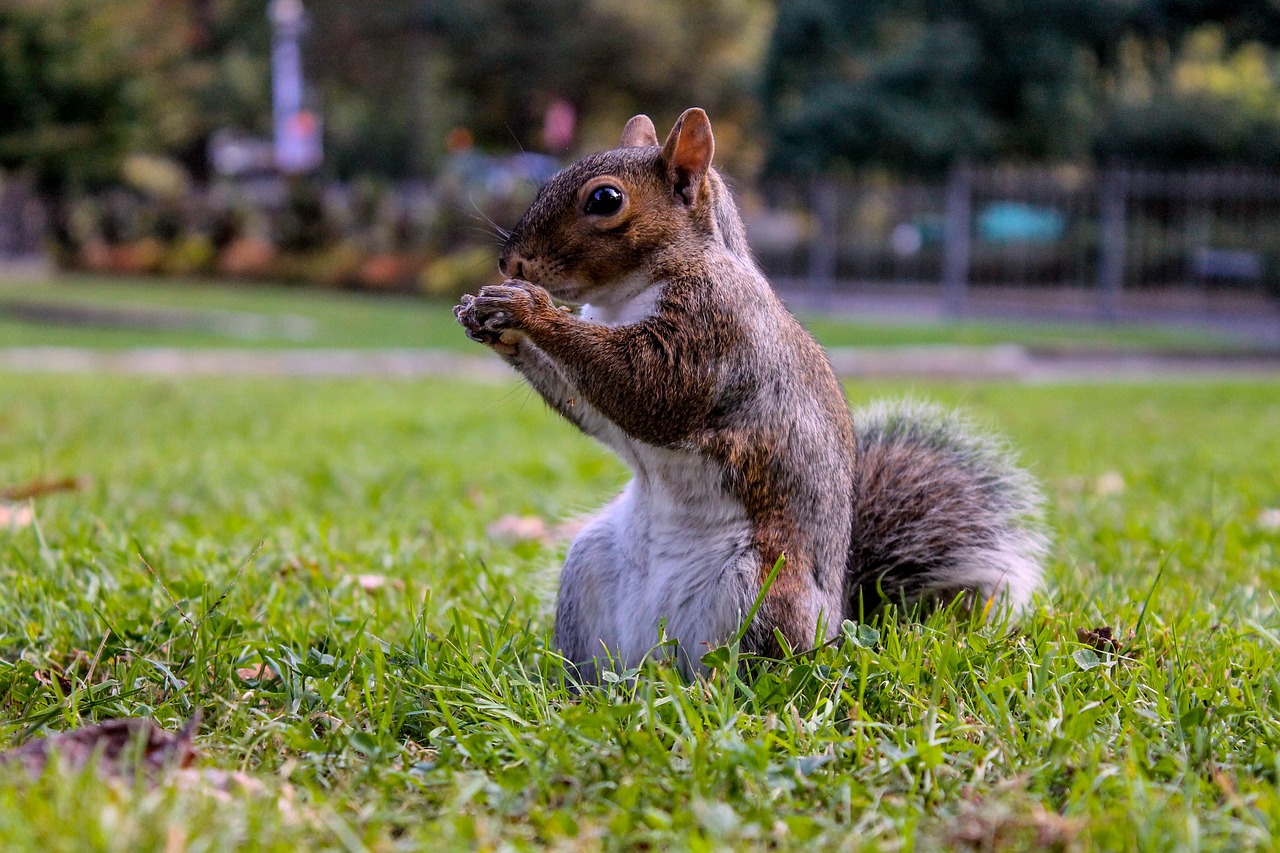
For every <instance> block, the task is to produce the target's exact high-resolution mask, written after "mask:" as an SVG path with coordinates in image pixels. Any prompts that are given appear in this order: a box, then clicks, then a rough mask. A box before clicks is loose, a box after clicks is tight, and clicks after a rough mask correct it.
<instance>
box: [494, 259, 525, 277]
mask: <svg viewBox="0 0 1280 853" xmlns="http://www.w3.org/2000/svg"><path fill="white" fill-rule="evenodd" d="M513 261H514V263H513ZM498 270H499V272H501V273H502V274H503V275H505V276H508V277H510V278H523V277H524V262H523V261H521V260H520V259H519V258H511V257H510V256H508V255H503V256H502V257H500V258H498Z"/></svg>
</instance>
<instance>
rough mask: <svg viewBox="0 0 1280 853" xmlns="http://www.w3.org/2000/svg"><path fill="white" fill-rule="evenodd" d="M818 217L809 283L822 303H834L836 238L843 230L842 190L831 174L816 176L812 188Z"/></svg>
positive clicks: (810, 262)
mask: <svg viewBox="0 0 1280 853" xmlns="http://www.w3.org/2000/svg"><path fill="white" fill-rule="evenodd" d="M810 203H811V204H812V205H813V216H814V218H815V219H816V220H817V221H816V223H815V225H816V227H815V228H814V233H813V237H812V239H811V241H810V243H809V286H810V287H811V288H812V289H813V291H814V293H815V295H817V296H818V297H819V302H820V304H821V305H822V306H823V307H824V308H825V307H830V305H831V295H832V293H833V292H834V291H835V284H836V241H837V240H838V239H839V232H840V221H839V220H840V193H839V191H838V190H837V188H836V185H835V183H834V182H833V181H832V178H831V176H830V175H815V176H814V177H813V183H812V187H811V190H810Z"/></svg>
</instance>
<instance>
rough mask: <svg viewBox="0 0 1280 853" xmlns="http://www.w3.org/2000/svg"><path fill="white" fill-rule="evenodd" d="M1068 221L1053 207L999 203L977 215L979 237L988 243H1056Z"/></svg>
mask: <svg viewBox="0 0 1280 853" xmlns="http://www.w3.org/2000/svg"><path fill="white" fill-rule="evenodd" d="M1066 230H1067V219H1066V217H1065V216H1063V215H1062V213H1061V211H1057V210H1054V209H1053V208H1051V207H1037V206H1036V205H1033V204H1024V203H1023V202H1018V201H998V202H994V203H993V204H989V205H987V206H986V207H985V208H983V210H982V212H981V213H980V214H978V236H979V238H981V239H982V240H984V241H986V242H988V243H1006V244H1007V243H1056V242H1057V241H1059V240H1061V239H1062V235H1063V234H1064V233H1065V232H1066Z"/></svg>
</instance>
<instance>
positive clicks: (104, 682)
mask: <svg viewBox="0 0 1280 853" xmlns="http://www.w3.org/2000/svg"><path fill="white" fill-rule="evenodd" d="M910 390H912V389H906V388H903V387H901V386H897V385H894V386H889V385H883V386H882V385H877V386H865V385H859V386H855V387H853V388H852V389H851V396H852V397H853V398H854V399H855V401H862V400H866V399H868V398H870V397H873V396H879V395H882V394H894V395H897V394H901V393H904V392H906V391H910ZM915 390H916V391H917V392H918V393H920V394H923V395H927V396H930V397H934V398H938V399H941V400H943V401H945V402H948V403H961V404H964V405H966V406H968V407H969V408H970V409H971V411H973V412H975V413H976V414H977V415H978V416H979V417H980V418H983V419H986V420H989V421H990V422H992V423H995V424H998V425H999V427H1000V429H1002V430H1003V431H1005V432H1007V433H1008V434H1009V435H1010V436H1011V437H1012V439H1013V441H1014V443H1015V444H1016V445H1017V446H1019V447H1020V448H1021V449H1022V452H1023V458H1024V460H1025V461H1026V462H1027V463H1028V464H1029V465H1030V466H1031V467H1032V468H1033V469H1034V470H1036V472H1037V473H1038V474H1040V475H1041V476H1042V478H1043V479H1044V481H1045V483H1046V487H1047V493H1048V496H1049V505H1050V516H1051V524H1052V526H1053V528H1054V530H1055V532H1056V538H1057V544H1056V547H1055V550H1054V557H1053V560H1052V564H1051V566H1050V571H1049V591H1048V592H1047V593H1046V594H1045V595H1044V596H1043V597H1042V598H1041V599H1040V600H1039V602H1038V606H1037V609H1036V610H1035V612H1034V613H1033V614H1032V615H1031V616H1030V617H1029V618H1028V619H1027V620H1026V622H1025V623H1024V624H1022V625H1020V626H1019V627H1018V628H1017V629H1015V630H1010V629H1007V628H1003V627H999V626H985V625H976V624H972V623H971V622H970V621H969V620H968V619H967V618H964V617H961V616H958V615H956V614H954V613H952V614H948V613H943V614H938V615H935V616H932V617H930V618H928V619H927V620H926V621H925V622H923V623H915V622H911V621H908V620H898V619H890V620H888V621H887V622H886V623H884V624H880V625H878V626H876V628H875V630H868V629H867V628H865V627H864V628H862V629H861V630H853V631H851V632H850V634H849V635H848V636H847V637H846V638H845V640H844V642H843V643H842V644H840V645H839V647H837V648H832V649H828V650H826V651H824V652H822V653H820V654H819V655H817V656H816V657H815V658H803V659H798V660H794V661H789V662H779V663H773V664H768V665H765V666H763V667H762V669H761V671H760V672H759V673H758V674H757V675H756V677H755V678H754V679H753V680H750V681H748V682H745V683H744V682H743V681H741V680H739V679H738V678H737V677H736V674H735V673H736V670H735V669H734V668H733V667H732V666H731V665H725V666H723V667H721V668H720V669H719V670H717V671H716V672H715V673H714V675H713V676H712V677H711V678H709V679H708V680H706V681H701V682H698V683H692V684H687V683H684V682H682V681H681V680H680V678H679V677H678V676H677V675H676V674H675V673H674V672H673V671H672V670H671V669H669V668H666V667H664V666H658V665H651V666H648V667H646V668H644V669H643V670H642V671H640V672H638V673H636V674H635V677H634V678H632V679H628V680H623V681H620V682H618V683H610V684H606V685H604V686H603V687H602V688H601V689H598V690H589V691H586V692H585V693H583V694H582V695H575V694H574V693H572V692H571V691H570V690H568V689H567V688H566V686H565V684H564V682H563V678H562V674H561V669H560V666H559V664H558V661H557V659H556V657H555V656H554V654H553V653H552V651H551V649H550V647H549V633H550V630H551V627H552V617H553V602H554V594H555V578H556V567H557V565H558V562H559V560H560V559H561V557H562V552H563V545H547V544H542V543H538V542H526V543H520V544H514V545H512V544H503V543H500V542H495V541H491V540H490V538H489V537H488V536H486V534H485V528H486V526H487V525H488V524H489V523H490V522H492V521H493V520H494V519H497V518H499V517H501V516H503V515H505V514H508V513H520V514H536V515H540V516H543V517H546V518H549V519H555V518H560V517H563V516H567V515H572V514H574V513H577V512H580V511H583V510H586V509H590V508H594V507H596V506H598V505H599V504H601V503H602V502H603V501H604V500H605V499H607V497H608V496H609V495H610V494H611V493H612V492H613V491H614V490H616V489H617V488H618V487H619V485H620V484H621V483H622V482H623V480H624V478H625V472H624V471H623V470H622V468H621V467H620V465H619V464H618V463H617V462H616V461H614V460H613V459H612V458H611V457H609V456H608V455H606V454H605V453H604V452H603V451H602V450H600V449H598V448H596V447H595V446H594V445H593V444H592V443H591V442H589V441H588V440H586V439H585V438H582V437H580V436H579V435H577V434H576V433H575V432H574V431H573V430H572V429H571V428H570V427H568V426H567V425H565V424H562V423H559V422H557V421H556V420H555V419H554V418H552V417H551V416H550V415H549V414H548V413H546V412H545V411H544V409H543V407H542V405H541V404H540V403H539V402H537V401H536V400H534V399H530V398H529V395H528V392H527V391H525V390H523V389H518V388H516V386H514V385H506V384H503V385H479V386H472V385H462V384H456V383H450V382H447V381H443V380H442V381H428V382H399V381H383V382H375V381H269V380H247V379H194V378H184V379H181V380H173V381H169V380H142V379H125V378H104V377H12V376H10V377H3V376H0V486H3V485H6V484H7V485H14V484H20V483H24V482H28V481H31V480H33V479H36V478H40V477H61V476H71V475H74V476H81V477H85V478H87V481H88V485H87V487H86V488H85V489H83V490H81V491H76V492H69V493H62V494H56V495H49V496H46V497H43V498H39V499H36V500H35V502H34V507H35V510H36V517H37V524H36V525H35V526H31V527H25V528H19V529H15V530H12V531H4V530H2V529H0V589H2V590H3V591H4V592H3V594H0V720H3V722H2V723H0V746H9V745H12V744H14V743H16V742H18V741H20V740H22V739H23V738H26V737H28V736H31V735H33V734H37V733H39V732H41V731H46V730H63V729H68V728H72V727H75V726H78V725H82V724H85V723H89V722H92V721H94V720H97V719H102V718H107V717H113V716H120V715H133V714H141V715H154V716H155V717H156V719H158V720H159V721H160V722H162V723H163V724H165V725H167V726H169V727H173V728H176V727H177V726H178V725H180V724H181V722H182V721H184V720H185V719H187V718H188V717H189V716H190V715H191V714H192V713H193V712H195V711H196V710H197V709H199V710H202V711H203V712H204V714H205V723H204V726H203V728H202V730H201V733H200V736H199V738H198V747H199V751H200V754H201V758H200V761H199V763H198V766H201V767H213V768H223V769H229V770H241V771H243V772H244V773H245V774H246V777H245V779H246V780H247V781H246V782H245V783H244V784H241V785H233V786H232V787H231V790H230V792H229V793H225V792H221V791H211V790H210V786H209V785H208V784H207V783H202V782H201V781H200V780H199V778H196V779H194V780H193V779H191V778H186V779H185V780H183V781H177V780H175V781H171V782H167V783H165V784H162V785H160V786H159V787H157V788H148V787H147V786H146V785H144V784H142V783H138V784H133V783H113V784H105V785H104V784H101V783H99V782H97V781H96V780H95V779H94V778H93V777H92V775H90V774H85V773H81V774H74V773H59V772H57V771H56V770H51V771H49V772H47V773H46V775H45V776H44V777H42V778H41V779H39V780H37V781H36V782H34V783H28V782H25V781H23V780H21V779H19V778H15V777H14V776H13V775H12V774H10V775H9V776H8V777H6V778H0V838H3V839H4V840H5V848H6V849H7V850H8V849H15V850H22V849H31V850H42V851H44V850H55V851H57V850H68V851H70V850H86V849H96V850H112V851H116V850H118V851H125V850H175V849H193V850H195V849H199V850H208V849H213V850H219V849H231V848H234V847H237V846H241V845H248V846H251V847H252V848H254V849H266V850H282V851H283V850H290V851H292V850H298V849H333V850H360V849H370V850H417V849H471V848H473V847H481V848H485V849H498V848H503V849H525V848H534V847H540V846H544V845H546V846H552V847H556V848H573V849H580V848H581V849H593V848H597V847H604V848H634V847H645V848H648V849H660V850H665V849H695V850H710V849H716V848H733V847H738V848H777V849H824V848H840V849H902V848H903V847H906V848H908V849H916V850H933V849H940V848H944V847H947V846H951V847H956V848H957V849H968V848H966V847H965V846H964V840H965V839H974V840H975V842H976V846H977V848H978V849H997V850H1013V849H1045V848H1046V847H1049V846H1051V845H1052V843H1054V842H1061V844H1062V849H1072V850H1075V849H1079V850H1241V849H1274V848H1275V847H1276V846H1277V833H1278V832H1280V829H1278V827H1280V795H1278V792H1277V779H1278V777H1280V757H1278V756H1280V673H1278V669H1277V666H1276V663H1275V662H1276V660H1277V655H1280V609H1278V607H1277V600H1276V594H1275V590H1276V589H1277V588H1280V565H1278V563H1280V559H1278V554H1280V531H1277V530H1276V529H1274V528H1273V527H1271V526H1269V525H1268V523H1267V521H1268V519H1269V518H1270V516H1269V515H1267V514H1266V511H1267V510H1269V509H1274V508H1278V507H1280V384H1275V383H1271V384H1160V385H1135V386H1110V385H1108V386H1079V387H1077V386H1062V387H1036V388H1012V387H1001V386H994V385H965V386H952V387H940V388H923V389H915ZM259 543H262V544H261V547H260V548H259ZM140 555H141V556H140ZM143 557H145V559H146V562H147V563H148V564H149V565H150V566H151V567H152V568H153V569H154V571H155V574H156V576H157V577H158V578H159V580H157V579H156V578H153V577H152V575H151V574H150V573H149V572H148V571H147V569H146V568H145V567H144V566H143V562H142V559H143ZM242 568H243V571H242V573H241V570H242ZM360 575H376V576H379V577H381V578H385V579H386V583H385V585H383V586H381V587H380V588H377V589H372V590H369V589H365V588H364V586H362V585H361V583H360V582H359V580H358V576H360ZM162 584H163V585H162ZM228 589H229V591H228V592H226V597H225V599H223V598H222V595H223V593H224V591H226V590H228ZM170 595H172V596H174V598H176V599H177V602H178V606H179V607H180V608H181V610H182V611H183V612H184V613H186V614H188V615H189V617H190V619H191V623H188V622H187V621H186V617H184V616H183V615H182V614H180V613H179V612H178V611H177V610H176V609H175V607H174V605H173V603H172V601H171V600H170V597H169V596H170ZM215 605H217V606H216V609H214V607H215ZM211 611H212V612H211ZM1104 625H1105V626H1111V627H1113V628H1114V629H1115V630H1116V632H1117V634H1118V635H1119V636H1120V637H1121V638H1122V639H1123V640H1124V642H1125V645H1124V649H1123V652H1122V653H1121V654H1120V655H1112V654H1109V653H1106V652H1097V651H1095V650H1093V649H1092V648H1090V647H1088V646H1086V645H1085V644H1083V643H1081V642H1080V641H1079V640H1078V639H1077V629H1080V628H1096V627H1100V626H1104ZM263 663H266V664H268V665H269V666H271V667H272V668H273V669H274V670H276V671H278V672H280V673H282V674H283V676H284V677H283V678H282V679H280V680H274V679H270V678H257V677H254V675H253V674H252V670H255V669H256V668H257V667H258V666H259V665H261V664H263ZM237 670H244V671H245V673H244V674H237Z"/></svg>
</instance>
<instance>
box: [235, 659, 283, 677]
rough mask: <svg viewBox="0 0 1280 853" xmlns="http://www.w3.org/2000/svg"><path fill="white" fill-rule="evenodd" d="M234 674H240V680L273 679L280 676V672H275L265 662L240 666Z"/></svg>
mask: <svg viewBox="0 0 1280 853" xmlns="http://www.w3.org/2000/svg"><path fill="white" fill-rule="evenodd" d="M236 675H238V676H240V680H241V681H260V682H261V681H275V680H276V679H277V678H279V677H280V673H278V672H276V671H275V670H274V669H272V668H271V667H269V666H267V665H266V664H265V663H264V664H260V665H258V666H242V667H240V668H239V669H237V670H236Z"/></svg>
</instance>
